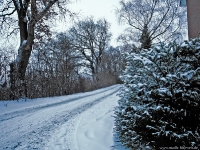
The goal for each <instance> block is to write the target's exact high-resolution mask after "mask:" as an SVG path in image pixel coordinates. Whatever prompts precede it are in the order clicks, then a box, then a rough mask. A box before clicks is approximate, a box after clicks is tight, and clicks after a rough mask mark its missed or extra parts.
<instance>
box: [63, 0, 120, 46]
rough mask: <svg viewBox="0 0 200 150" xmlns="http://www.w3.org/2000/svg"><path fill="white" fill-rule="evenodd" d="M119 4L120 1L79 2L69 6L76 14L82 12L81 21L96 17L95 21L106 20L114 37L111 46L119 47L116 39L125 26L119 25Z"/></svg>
mask: <svg viewBox="0 0 200 150" xmlns="http://www.w3.org/2000/svg"><path fill="white" fill-rule="evenodd" d="M119 2H120V0H77V1H76V2H74V3H73V4H70V5H69V9H70V10H72V11H74V12H80V19H81V18H82V17H83V18H85V17H87V16H94V19H95V20H98V19H100V18H105V19H106V20H107V21H108V22H109V23H110V24H111V29H110V31H111V33H112V35H113V36H112V40H111V45H113V46H117V44H116V38H117V37H118V35H119V34H120V33H122V31H123V26H120V25H118V21H117V17H116V14H115V9H116V7H119ZM65 25H66V24H65ZM65 27H66V26H65ZM61 29H62V27H61Z"/></svg>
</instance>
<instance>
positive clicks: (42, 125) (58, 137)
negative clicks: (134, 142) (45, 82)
mask: <svg viewBox="0 0 200 150" xmlns="http://www.w3.org/2000/svg"><path fill="white" fill-rule="evenodd" d="M119 88H120V86H119V85H115V86H111V87H108V88H102V89H99V90H96V91H92V92H86V93H78V94H73V95H68V96H60V97H50V98H38V99H34V100H27V101H23V100H20V101H19V102H16V101H4V102H0V128H1V133H0V147H1V148H2V149H16V150H23V149H46V150H69V149H70V150H125V148H124V147H123V146H121V145H120V143H118V142H116V140H117V139H116V138H115V137H114V136H113V134H114V133H113V128H114V118H113V115H114V111H113V110H114V107H115V106H117V102H118V100H119V97H118V96H117V92H118V90H119ZM6 106H7V107H6ZM114 145H118V146H114ZM113 146H114V147H113Z"/></svg>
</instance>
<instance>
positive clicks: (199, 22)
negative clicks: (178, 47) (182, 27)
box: [187, 0, 200, 39]
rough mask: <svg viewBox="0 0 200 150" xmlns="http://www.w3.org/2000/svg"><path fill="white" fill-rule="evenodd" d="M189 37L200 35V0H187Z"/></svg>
mask: <svg viewBox="0 0 200 150" xmlns="http://www.w3.org/2000/svg"><path fill="white" fill-rule="evenodd" d="M187 17H188V36H189V39H191V38H196V37H198V36H200V0H187Z"/></svg>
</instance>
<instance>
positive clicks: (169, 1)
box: [116, 0, 186, 48]
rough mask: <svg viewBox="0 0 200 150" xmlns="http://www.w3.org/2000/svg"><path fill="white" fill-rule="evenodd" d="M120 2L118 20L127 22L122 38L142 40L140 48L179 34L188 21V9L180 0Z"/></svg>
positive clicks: (117, 11) (133, 0)
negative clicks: (181, 6) (180, 5)
mask: <svg viewBox="0 0 200 150" xmlns="http://www.w3.org/2000/svg"><path fill="white" fill-rule="evenodd" d="M120 5H121V6H120V8H118V9H117V10H116V13H117V15H118V19H119V22H120V23H124V24H126V25H128V28H127V29H126V31H125V33H126V35H125V34H124V35H125V36H126V38H125V37H124V35H122V36H121V37H120V39H121V40H125V39H126V40H134V42H140V44H141V48H149V47H150V46H151V45H152V43H153V42H156V41H159V40H161V39H162V40H169V39H170V40H171V39H175V38H177V37H179V36H180V35H181V33H182V27H183V26H185V24H186V10H185V8H180V7H179V1H178V0H128V1H125V0H122V1H120ZM127 36H128V37H127Z"/></svg>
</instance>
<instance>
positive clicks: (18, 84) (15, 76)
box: [0, 0, 69, 99]
mask: <svg viewBox="0 0 200 150" xmlns="http://www.w3.org/2000/svg"><path fill="white" fill-rule="evenodd" d="M68 2H69V0H40V1H39V0H5V1H3V2H1V6H0V13H1V14H0V30H1V33H5V32H10V33H14V32H17V31H19V33H20V46H19V48H18V55H17V57H16V59H15V60H14V61H13V62H12V63H11V64H10V82H11V91H12V92H11V99H18V98H20V97H26V88H25V82H24V80H25V72H26V68H27V65H28V62H29V58H30V55H31V51H32V49H33V45H34V39H35V38H36V37H35V36H36V32H35V31H36V27H37V28H38V31H39V32H41V31H42V30H45V31H48V27H47V26H46V25H45V24H44V20H50V18H51V17H53V16H55V15H57V14H58V13H56V12H58V11H59V12H61V13H62V14H65V13H66V12H67V11H68V10H67V9H65V6H66V3H68ZM56 6H57V7H56Z"/></svg>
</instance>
